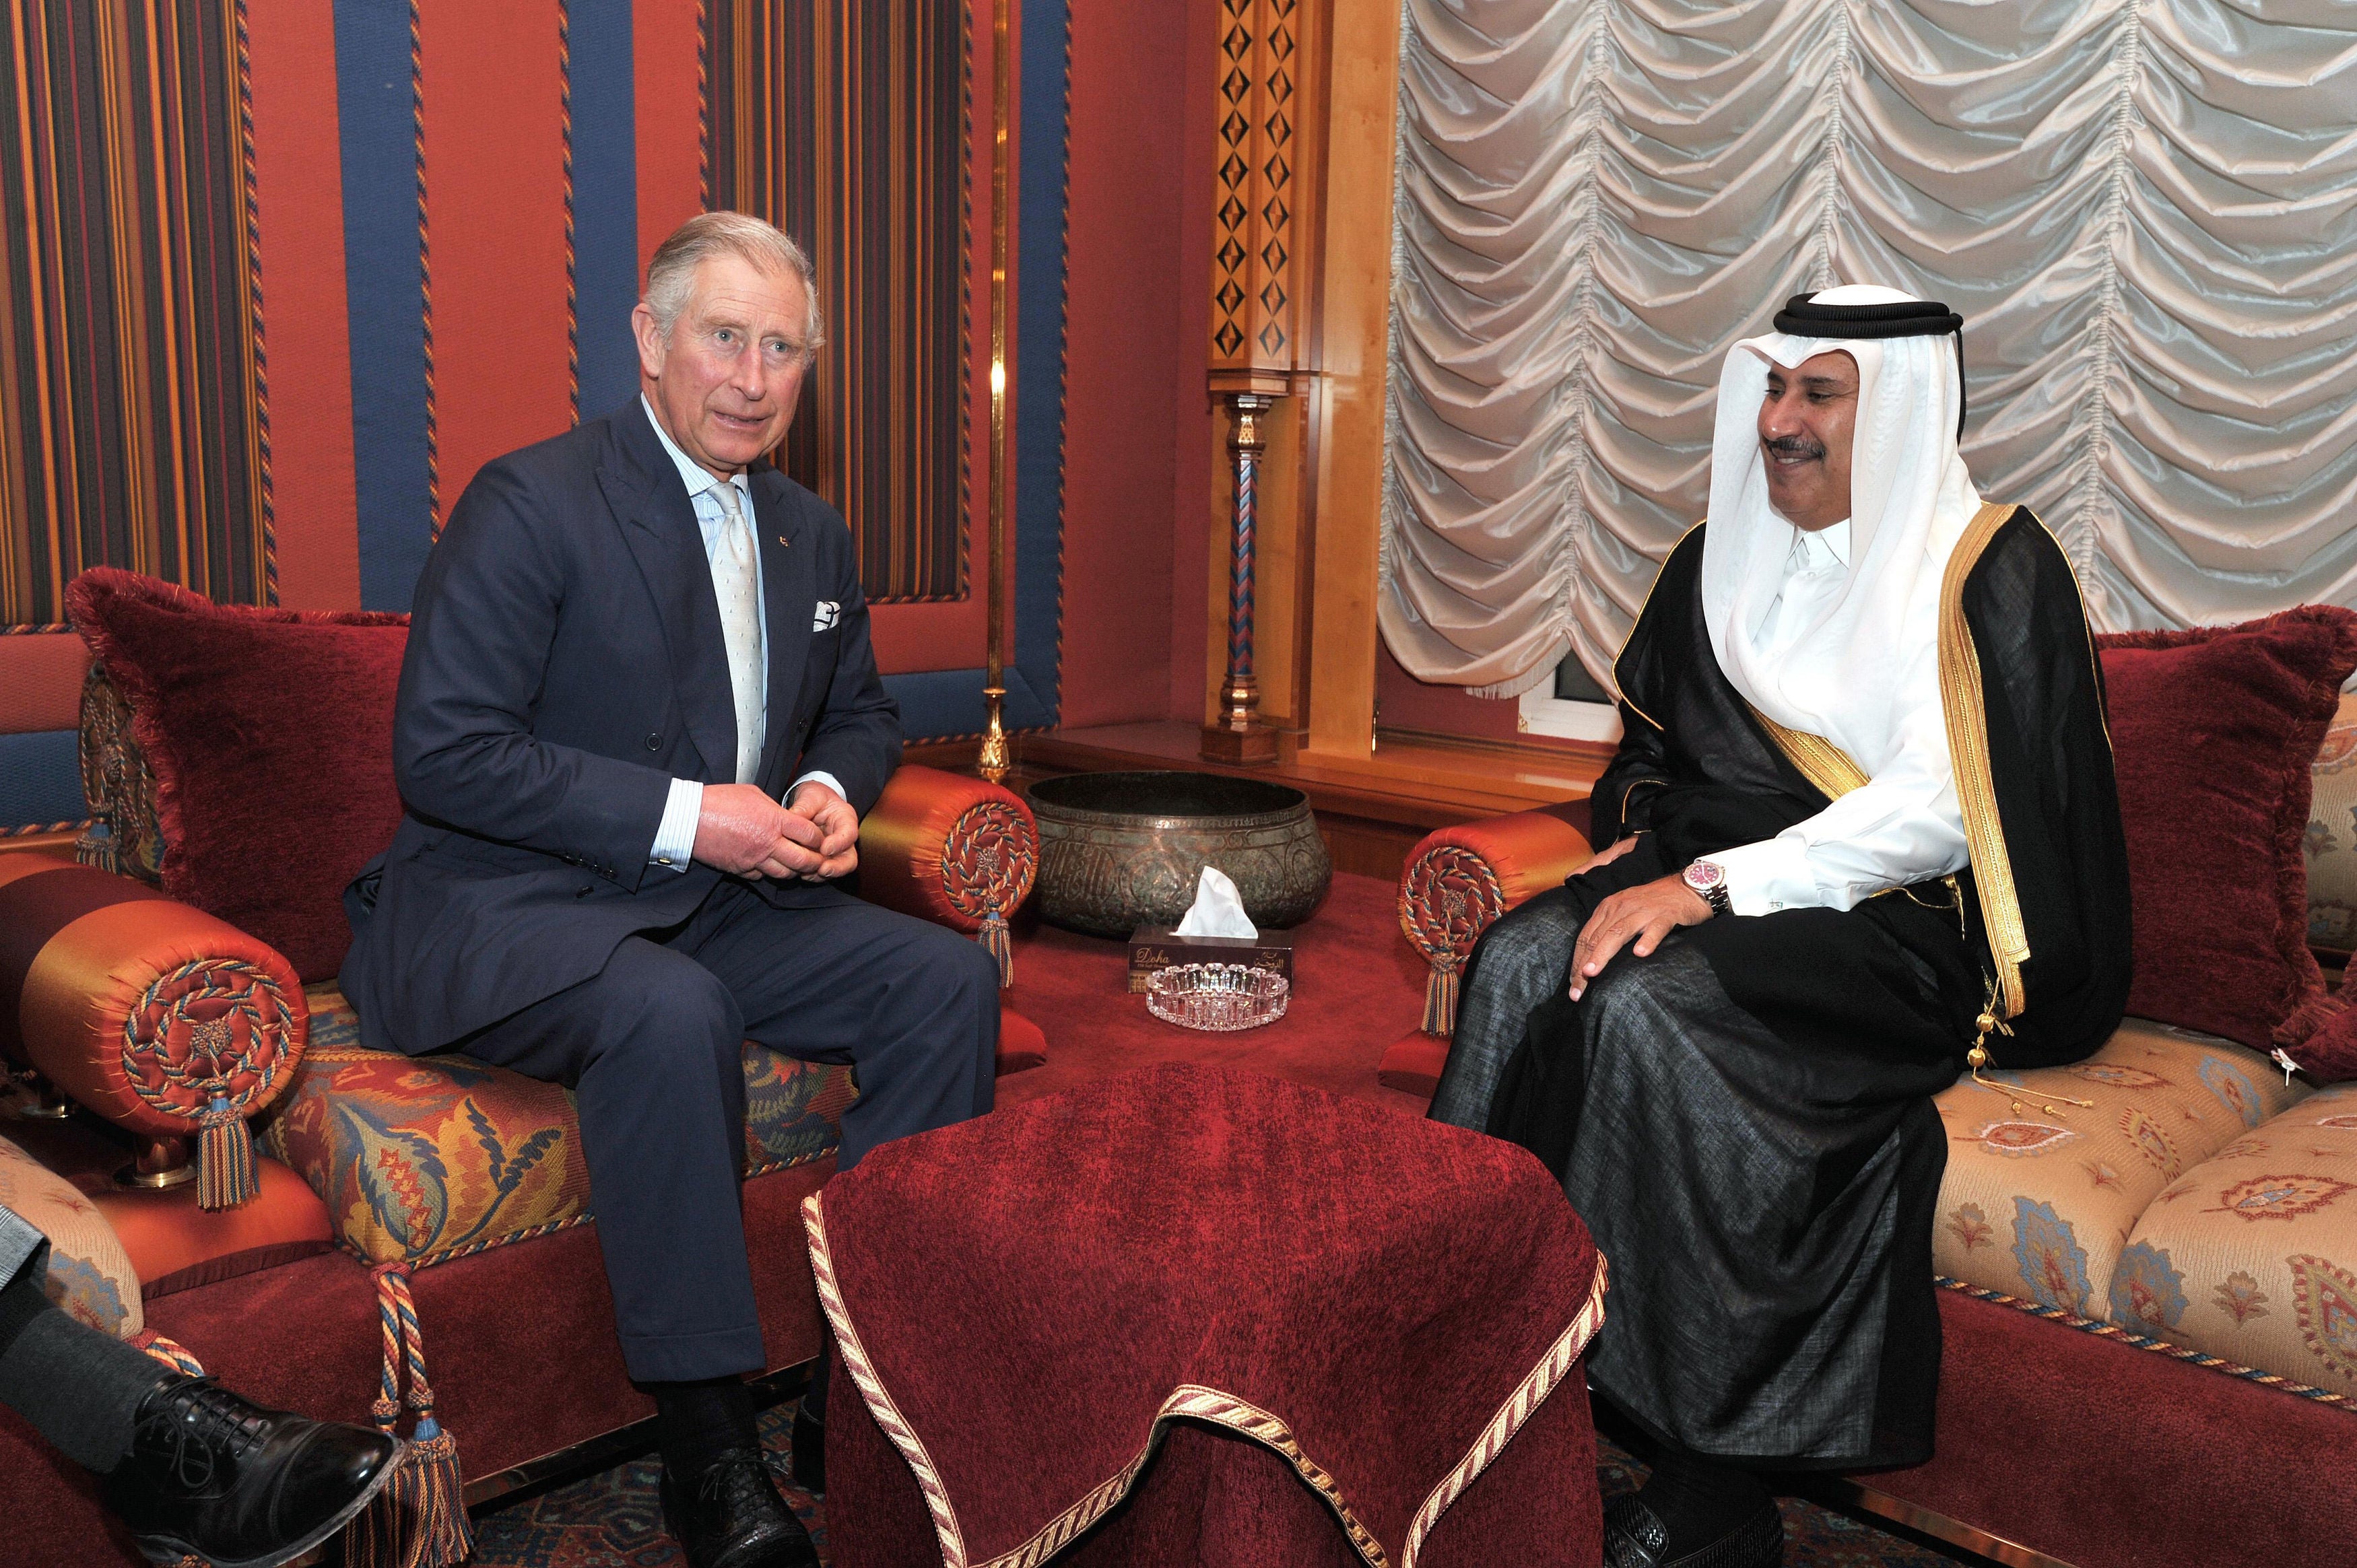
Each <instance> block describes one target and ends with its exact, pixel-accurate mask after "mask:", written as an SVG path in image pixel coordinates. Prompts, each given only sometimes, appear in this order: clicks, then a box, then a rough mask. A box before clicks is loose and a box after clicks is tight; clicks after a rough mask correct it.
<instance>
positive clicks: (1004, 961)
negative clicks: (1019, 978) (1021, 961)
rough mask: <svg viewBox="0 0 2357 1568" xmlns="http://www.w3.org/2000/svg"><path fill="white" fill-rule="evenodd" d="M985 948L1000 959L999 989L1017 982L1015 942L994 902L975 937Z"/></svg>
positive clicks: (1004, 917) (992, 955)
mask: <svg viewBox="0 0 2357 1568" xmlns="http://www.w3.org/2000/svg"><path fill="white" fill-rule="evenodd" d="M974 940H976V941H978V942H980V943H981V944H982V947H983V950H984V951H985V952H987V953H988V954H990V956H991V957H993V958H995V959H996V960H997V961H998V989H1000V990H1001V991H1004V990H1006V988H1007V987H1008V986H1010V985H1012V984H1014V983H1015V943H1014V941H1013V940H1012V939H1011V938H1010V937H1009V936H1008V935H1007V930H1006V916H1004V915H1002V914H1000V913H999V912H998V906H997V905H996V904H993V905H992V906H991V907H990V913H988V914H986V915H985V916H984V917H983V918H982V929H981V931H980V932H979V933H977V934H976V935H975V937H974Z"/></svg>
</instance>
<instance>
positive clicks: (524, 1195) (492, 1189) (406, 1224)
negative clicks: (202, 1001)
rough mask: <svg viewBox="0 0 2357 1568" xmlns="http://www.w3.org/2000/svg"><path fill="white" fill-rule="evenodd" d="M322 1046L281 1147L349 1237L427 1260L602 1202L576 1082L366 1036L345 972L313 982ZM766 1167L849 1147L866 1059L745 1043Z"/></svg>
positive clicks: (291, 1108) (749, 1119) (757, 1159)
mask: <svg viewBox="0 0 2357 1568" xmlns="http://www.w3.org/2000/svg"><path fill="white" fill-rule="evenodd" d="M308 995H309V998H310V1004H311V1020H312V1022H311V1048H310V1050H309V1051H308V1053H307V1054H306V1056H305V1057H304V1060H303V1069H302V1071H301V1072H299V1073H298V1074H296V1079H295V1082H294V1084H293V1086H292V1087H291V1088H290V1089H289V1090H287V1092H286V1097H285V1100H284V1101H281V1102H280V1104H279V1106H278V1108H277V1110H276V1111H275V1112H274V1113H273V1114H272V1115H271V1116H269V1117H267V1118H265V1119H264V1121H263V1122H262V1123H261V1125H262V1127H263V1129H264V1139H265V1141H266V1143H267V1144H268V1146H269V1149H270V1152H271V1153H272V1154H274V1155H276V1156H277V1157H278V1158H279V1159H281V1160H284V1161H285V1163H286V1164H287V1165H292V1166H293V1167H294V1168H295V1170H296V1172H297V1173H298V1174H300V1175H301V1176H302V1177H303V1178H304V1180H306V1181H307V1182H308V1183H310V1185H311V1188H312V1190H313V1191H315V1192H317V1194H318V1195H319V1197H321V1198H322V1199H323V1200H325V1202H326V1203H327V1206H328V1217H329V1219H331V1220H332V1222H333V1223H334V1225H335V1228H336V1232H337V1235H338V1236H339V1238H340V1239H341V1240H342V1241H343V1243H344V1245H345V1246H346V1247H348V1248H350V1250H351V1251H355V1252H357V1253H359V1254H360V1255H361V1257H363V1258H366V1259H367V1260H369V1261H370V1262H377V1263H382V1262H394V1261H396V1260H402V1261H406V1262H410V1263H412V1264H414V1265H419V1266H423V1265H425V1264H428V1263H436V1262H443V1261H445V1260H447V1259H450V1258H454V1257H460V1256H463V1255H465V1254H467V1253H469V1252H477V1251H482V1250H484V1249H485V1248H488V1247H493V1246H497V1245H499V1244H500V1242H502V1241H512V1240H522V1238H524V1237H526V1236H531V1235H537V1234H539V1233H540V1232H542V1231H544V1230H556V1229H558V1228H560V1227H563V1226H566V1225H575V1224H579V1223H580V1222H581V1221H583V1220H586V1219H590V1218H591V1214H590V1209H589V1169H588V1165H587V1163H586V1162H585V1161H584V1160H583V1159H582V1157H581V1133H580V1127H579V1124H578V1122H576V1119H575V1115H574V1110H573V1096H572V1095H571V1094H570V1093H568V1092H567V1091H565V1090H563V1089H560V1088H558V1087H557V1086H556V1085H554V1084H550V1083H542V1082H540V1081H538V1080H537V1079H529V1078H526V1077H524V1076H523V1075H522V1074H521V1073H515V1072H510V1071H508V1070H507V1069H503V1068H496V1067H487V1066H485V1065H484V1064H482V1063H480V1062H476V1061H470V1060H468V1058H465V1057H458V1056H434V1057H405V1056H402V1055H399V1054H397V1053H394V1052H390V1051H371V1050H365V1049H362V1048H361V1045H360V1043H359V1041H360V1019H359V1017H358V1015H355V1014H354V1013H353V1012H352V1010H351V1006H350V1004H349V1003H348V1002H346V1001H345V1000H344V996H343V993H341V992H339V991H338V990H337V989H336V988H335V987H334V986H332V985H319V986H314V987H312V988H311V990H310V992H309V993H308ZM745 1088H746V1104H745V1130H746V1138H747V1149H746V1153H747V1157H748V1162H749V1165H750V1167H751V1171H750V1174H754V1175H760V1174H763V1173H766V1172H769V1171H772V1170H780V1169H783V1168H784V1167H786V1166H788V1165H802V1164H804V1163H806V1162H808V1161H811V1160H815V1159H818V1158H819V1157H821V1156H822V1155H826V1154H829V1153H831V1152H833V1150H834V1147H835V1144H837V1143H838V1142H839V1141H840V1136H841V1123H842V1119H843V1112H844V1111H845V1108H846V1107H848V1106H849V1105H850V1103H851V1101H852V1096H853V1090H852V1085H851V1069H849V1068H847V1067H830V1066H822V1065H818V1064H815V1063H807V1062H800V1061H795V1060H793V1059H792V1058H787V1057H780V1056H779V1055H777V1054H776V1053H774V1052H771V1051H769V1050H765V1049H763V1048H762V1047H759V1046H755V1045H751V1044H749V1043H748V1045H747V1046H746V1047H745Z"/></svg>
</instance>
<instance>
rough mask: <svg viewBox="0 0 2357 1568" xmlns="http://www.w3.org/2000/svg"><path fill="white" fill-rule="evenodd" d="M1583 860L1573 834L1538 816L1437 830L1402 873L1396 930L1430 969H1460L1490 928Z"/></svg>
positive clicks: (1522, 814)
mask: <svg viewBox="0 0 2357 1568" xmlns="http://www.w3.org/2000/svg"><path fill="white" fill-rule="evenodd" d="M1590 854H1591V851H1590V850H1589V849H1588V847H1587V838H1586V837H1585V836H1584V835H1582V834H1581V832H1579V830H1578V829H1577V828H1575V827H1573V826H1572V825H1571V824H1570V823H1568V822H1565V821H1564V820H1563V819H1562V818H1560V817H1555V816H1550V815H1548V814H1547V813H1546V812H1544V811H1517V812H1515V813H1514V814H1513V815H1512V816H1510V817H1487V818H1484V819H1482V820H1481V821H1480V822H1460V823H1458V825H1457V826H1455V827H1448V828H1440V829H1437V830H1436V831H1434V832H1429V833H1426V835H1425V836H1424V841H1423V842H1422V843H1419V844H1417V845H1416V846H1415V852H1414V853H1413V854H1410V855H1409V856H1408V860H1407V868H1406V870H1405V872H1403V873H1402V874H1401V876H1400V890H1399V920H1400V929H1402V930H1404V931H1405V932H1406V933H1407V940H1409V941H1411V942H1413V943H1415V948H1416V950H1417V951H1418V952H1421V953H1422V954H1424V956H1425V957H1426V959H1428V960H1430V961H1432V962H1434V963H1436V964H1442V965H1447V966H1449V967H1454V966H1457V965H1460V964H1462V963H1463V962H1464V961H1466V960H1467V959H1469V958H1470V957H1471V956H1472V955H1473V944H1474V943H1475V942H1476V941H1478V940H1480V936H1481V933H1482V932H1483V931H1486V930H1488V929H1490V926H1491V922H1492V921H1494V920H1496V919H1497V918H1498V917H1499V916H1501V915H1502V914H1504V913H1505V912H1506V911H1507V910H1509V909H1511V908H1513V907H1514V906H1515V905H1517V904H1520V903H1522V902H1523V900H1524V899H1526V898H1529V897H1532V896H1533V895H1534V894H1539V893H1544V892H1545V891H1546V890H1547V889H1548V888H1550V887H1557V886H1562V884H1563V881H1564V879H1565V878H1566V877H1567V876H1569V875H1571V874H1572V873H1574V872H1576V871H1577V870H1578V869H1579V868H1580V867H1581V866H1583V865H1587V861H1588V858H1589V855H1590Z"/></svg>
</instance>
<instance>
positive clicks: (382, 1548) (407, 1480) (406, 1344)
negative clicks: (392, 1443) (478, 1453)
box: [344, 1263, 475, 1568]
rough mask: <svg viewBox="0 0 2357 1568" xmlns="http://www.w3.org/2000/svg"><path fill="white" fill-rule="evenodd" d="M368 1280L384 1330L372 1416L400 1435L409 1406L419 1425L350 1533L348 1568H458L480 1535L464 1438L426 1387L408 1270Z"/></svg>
mask: <svg viewBox="0 0 2357 1568" xmlns="http://www.w3.org/2000/svg"><path fill="white" fill-rule="evenodd" d="M369 1273H370V1274H371V1276H373V1277H374V1278H375V1280H376V1307H377V1324H378V1327H379V1329H380V1330H381V1331H382V1336H383V1340H384V1361H383V1365H382V1369H380V1372H379V1376H378V1382H377V1398H376V1402H375V1403H373V1404H371V1406H370V1407H369V1413H370V1415H371V1416H372V1417H373V1418H374V1419H375V1421H376V1424H377V1426H378V1428H379V1430H381V1431H382V1432H383V1433H384V1434H386V1435H388V1436H397V1435H399V1434H398V1433H397V1432H396V1431H395V1429H396V1428H397V1427H398V1426H399V1425H400V1423H401V1412H402V1406H403V1405H404V1403H406V1404H407V1405H408V1407H409V1412H410V1415H411V1418H412V1422H413V1424H412V1426H411V1429H410V1434H409V1453H408V1455H406V1456H405V1457H404V1459H403V1460H402V1463H401V1468H399V1469H398V1470H395V1471H394V1472H393V1479H392V1480H391V1481H390V1482H388V1483H387V1484H386V1486H385V1487H384V1489H383V1490H382V1491H381V1492H379V1493H378V1494H377V1495H376V1500H375V1501H373V1502H371V1504H370V1505H369V1507H368V1511H367V1512H366V1513H364V1514H362V1515H361V1517H360V1518H359V1519H358V1520H354V1521H353V1523H352V1525H351V1528H350V1530H348V1531H347V1532H346V1534H345V1538H344V1561H345V1563H346V1564H347V1568H453V1565H454V1564H456V1563H463V1562H465V1561H466V1560H467V1558H468V1555H469V1554H470V1553H471V1552H473V1551H474V1549H475V1542H474V1535H473V1531H472V1530H471V1529H470V1527H469V1526H468V1522H467V1504H466V1498H465V1496H464V1494H463V1492H462V1491H461V1487H460V1481H459V1473H458V1443H457V1438H455V1437H453V1436H451V1435H450V1434H449V1433H447V1432H446V1431H444V1430H443V1428H442V1423H439V1422H437V1421H436V1420H435V1419H434V1389H433V1386H432V1385H431V1384H429V1383H428V1382H426V1380H425V1341H424V1339H423V1337H422V1336H421V1335H420V1334H419V1332H418V1328H417V1305H416V1303H415V1302H414V1301H413V1300H411V1299H410V1294H409V1265H408V1264H406V1263H381V1264H379V1265H378V1266H377V1267H375V1268H373V1269H371V1270H370V1271H369ZM404 1374H405V1375H406V1381H407V1383H408V1393H407V1396H406V1398H405V1399H404V1395H403V1393H402V1383H403V1382H404Z"/></svg>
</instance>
